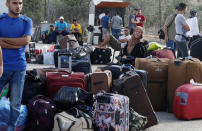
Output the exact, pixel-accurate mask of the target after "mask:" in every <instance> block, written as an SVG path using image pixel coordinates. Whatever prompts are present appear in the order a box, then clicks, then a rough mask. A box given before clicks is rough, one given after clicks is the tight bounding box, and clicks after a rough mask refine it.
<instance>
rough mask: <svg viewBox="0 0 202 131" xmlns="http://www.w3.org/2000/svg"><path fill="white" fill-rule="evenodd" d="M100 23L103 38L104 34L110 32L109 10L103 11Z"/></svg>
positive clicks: (103, 37)
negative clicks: (103, 14)
mask: <svg viewBox="0 0 202 131" xmlns="http://www.w3.org/2000/svg"><path fill="white" fill-rule="evenodd" d="M101 24H102V39H105V36H106V35H108V34H110V28H111V27H110V17H109V11H106V12H105V16H103V17H102V19H101Z"/></svg>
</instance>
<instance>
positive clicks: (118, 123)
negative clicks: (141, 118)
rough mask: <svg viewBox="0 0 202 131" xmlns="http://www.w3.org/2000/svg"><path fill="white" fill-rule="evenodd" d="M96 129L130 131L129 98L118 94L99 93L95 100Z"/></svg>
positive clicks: (94, 116) (101, 130)
mask: <svg viewBox="0 0 202 131" xmlns="http://www.w3.org/2000/svg"><path fill="white" fill-rule="evenodd" d="M94 109H95V110H94V114H93V118H94V123H95V126H96V128H97V129H96V131H104V130H109V131H129V98H128V97H127V96H123V95H118V94H108V93H98V94H97V95H96V96H95V102H94Z"/></svg>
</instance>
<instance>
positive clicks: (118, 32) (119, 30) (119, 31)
mask: <svg viewBox="0 0 202 131" xmlns="http://www.w3.org/2000/svg"><path fill="white" fill-rule="evenodd" d="M120 33H121V29H117V33H116V34H117V40H118V39H119V36H120Z"/></svg>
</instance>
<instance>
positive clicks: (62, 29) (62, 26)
mask: <svg viewBox="0 0 202 131" xmlns="http://www.w3.org/2000/svg"><path fill="white" fill-rule="evenodd" d="M55 31H56V32H57V35H63V36H65V35H67V34H68V32H67V23H66V22H65V21H64V17H63V16H60V21H58V22H57V23H56V24H55Z"/></svg>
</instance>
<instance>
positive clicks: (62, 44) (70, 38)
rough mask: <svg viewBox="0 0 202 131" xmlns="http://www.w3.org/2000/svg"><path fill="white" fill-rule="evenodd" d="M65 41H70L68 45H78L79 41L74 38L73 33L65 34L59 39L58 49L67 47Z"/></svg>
mask: <svg viewBox="0 0 202 131" xmlns="http://www.w3.org/2000/svg"><path fill="white" fill-rule="evenodd" d="M67 41H68V42H69V43H70V46H69V47H78V46H79V43H78V42H77V41H76V38H75V37H74V36H73V35H66V36H63V37H62V38H61V39H60V40H59V45H60V49H67Z"/></svg>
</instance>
